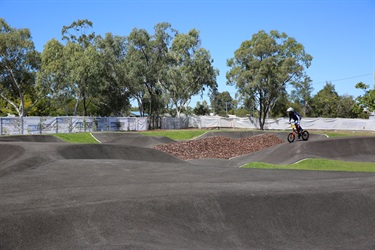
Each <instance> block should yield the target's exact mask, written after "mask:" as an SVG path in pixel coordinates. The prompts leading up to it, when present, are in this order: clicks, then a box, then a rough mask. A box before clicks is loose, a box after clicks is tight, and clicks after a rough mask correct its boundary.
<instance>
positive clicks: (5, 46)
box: [0, 18, 43, 131]
mask: <svg viewBox="0 0 375 250" xmlns="http://www.w3.org/2000/svg"><path fill="white" fill-rule="evenodd" d="M39 67H40V53H39V52H38V51H36V49H35V46H34V42H33V41H32V37H31V33H30V30H29V29H16V28H12V27H11V26H10V25H9V24H8V23H7V22H6V21H5V20H4V19H3V18H0V97H1V98H2V99H3V100H5V101H6V102H7V103H8V104H9V105H10V106H11V107H12V108H13V109H14V111H16V112H17V114H18V116H19V117H21V118H22V117H24V116H25V115H27V113H28V111H29V110H30V109H31V108H32V107H33V106H34V105H35V104H36V103H37V102H38V101H39V100H40V98H42V97H43V95H41V94H40V92H39V91H38V89H37V88H36V72H37V71H38V69H39ZM27 99H28V100H29V103H28V104H26V100H27ZM22 131H23V129H22Z"/></svg>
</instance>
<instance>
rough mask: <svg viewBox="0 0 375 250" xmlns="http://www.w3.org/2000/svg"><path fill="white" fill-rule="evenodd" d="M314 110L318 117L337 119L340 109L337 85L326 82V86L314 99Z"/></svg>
mask: <svg viewBox="0 0 375 250" xmlns="http://www.w3.org/2000/svg"><path fill="white" fill-rule="evenodd" d="M312 108H313V110H314V113H315V114H316V115H317V116H318V117H337V115H338V110H339V108H340V97H339V95H338V94H337V92H336V90H335V85H333V84H332V83H330V82H326V85H325V86H324V88H323V89H322V90H320V91H319V92H318V93H316V95H315V96H314V97H313V105H312Z"/></svg>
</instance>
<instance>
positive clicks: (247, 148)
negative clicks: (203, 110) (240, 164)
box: [153, 134, 284, 160]
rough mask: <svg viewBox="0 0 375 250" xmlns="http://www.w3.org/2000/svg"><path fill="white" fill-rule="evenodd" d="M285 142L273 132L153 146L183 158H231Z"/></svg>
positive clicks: (214, 137) (215, 137) (213, 137)
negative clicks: (237, 137) (244, 136)
mask: <svg viewBox="0 0 375 250" xmlns="http://www.w3.org/2000/svg"><path fill="white" fill-rule="evenodd" d="M281 143H284V141H283V140H281V139H280V138H279V137H277V136H276V135H273V134H262V135H256V136H252V137H248V138H240V139H232V138H227V137H223V136H212V137H208V138H203V139H196V140H189V141H182V142H173V143H168V144H162V145H158V146H155V147H153V148H154V149H157V150H161V151H163V152H165V153H168V154H171V155H173V156H175V157H177V158H180V159H183V160H191V159H201V158H219V159H230V158H233V157H236V156H240V155H244V154H249V153H253V152H256V151H260V150H262V149H265V148H268V147H272V146H275V145H278V144H281Z"/></svg>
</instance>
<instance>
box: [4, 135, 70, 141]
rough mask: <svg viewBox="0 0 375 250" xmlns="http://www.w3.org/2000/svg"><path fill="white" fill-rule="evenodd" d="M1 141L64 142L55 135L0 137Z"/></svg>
mask: <svg viewBox="0 0 375 250" xmlns="http://www.w3.org/2000/svg"><path fill="white" fill-rule="evenodd" d="M0 141H19V142H63V141H62V140H60V139H59V138H57V137H55V136H53V135H9V136H0Z"/></svg>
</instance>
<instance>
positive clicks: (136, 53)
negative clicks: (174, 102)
mask: <svg viewBox="0 0 375 250" xmlns="http://www.w3.org/2000/svg"><path fill="white" fill-rule="evenodd" d="M154 30H155V34H154V35H150V34H149V33H148V32H147V31H146V30H144V29H133V30H132V32H131V33H130V34H129V36H128V37H127V47H128V51H127V54H126V71H127V75H128V79H129V82H130V83H131V85H130V88H131V92H132V96H133V97H135V98H136V99H137V100H138V102H141V103H140V105H139V110H140V112H141V113H143V112H144V110H147V111H148V112H149V114H150V115H155V114H156V115H158V114H160V113H161V112H162V111H163V110H161V108H162V107H164V106H165V105H164V98H165V96H163V94H162V90H161V89H160V86H158V83H159V82H160V80H161V79H162V75H163V73H165V71H166V66H167V65H168V64H167V63H166V60H167V59H168V56H167V54H168V44H169V43H170V40H171V39H172V35H171V33H172V34H173V33H174V31H173V30H172V29H171V26H170V24H168V23H159V24H157V25H155V27H154ZM168 31H169V32H168ZM146 103H147V106H146ZM151 126H152V124H151V123H150V127H151Z"/></svg>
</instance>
